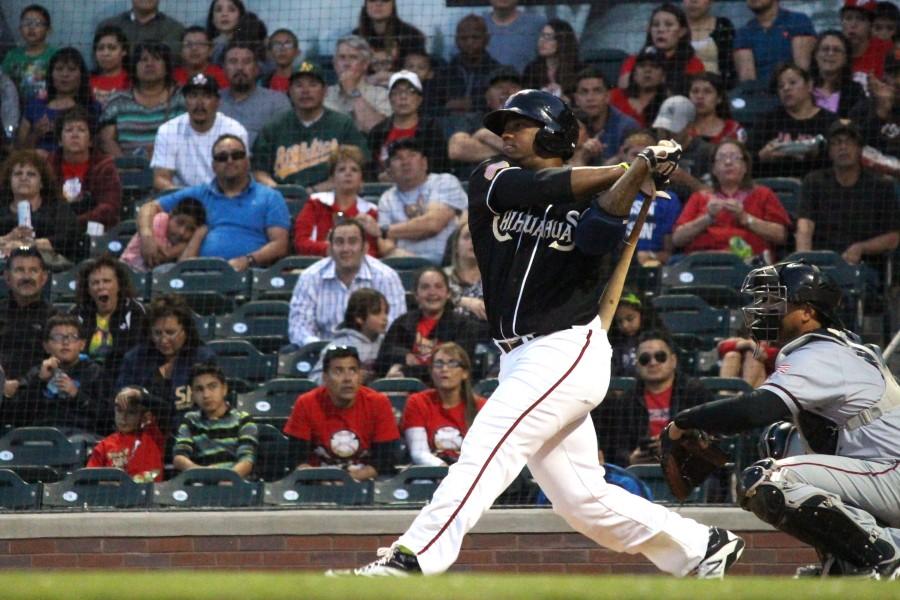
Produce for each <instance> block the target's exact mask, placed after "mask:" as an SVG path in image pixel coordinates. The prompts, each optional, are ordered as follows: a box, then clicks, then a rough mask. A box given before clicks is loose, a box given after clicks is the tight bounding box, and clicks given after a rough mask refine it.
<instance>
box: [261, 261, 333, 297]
mask: <svg viewBox="0 0 900 600" xmlns="http://www.w3.org/2000/svg"><path fill="white" fill-rule="evenodd" d="M322 258H323V257H322V256H286V257H284V258H282V259H281V260H279V261H278V262H276V263H275V264H274V265H272V266H270V267H268V268H267V269H254V270H253V290H252V294H251V295H252V298H253V299H254V300H290V299H291V295H292V294H293V292H294V286H295V285H297V278H298V277H300V273H302V272H303V269H305V268H307V267H308V266H310V265H311V264H313V263H315V262H317V261H320V260H322Z"/></svg>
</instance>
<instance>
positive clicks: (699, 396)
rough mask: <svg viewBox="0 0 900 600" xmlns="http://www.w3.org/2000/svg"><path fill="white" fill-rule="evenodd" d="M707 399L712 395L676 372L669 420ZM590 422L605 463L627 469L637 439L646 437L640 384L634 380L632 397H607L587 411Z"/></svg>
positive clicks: (642, 393)
mask: <svg viewBox="0 0 900 600" xmlns="http://www.w3.org/2000/svg"><path fill="white" fill-rule="evenodd" d="M710 400H713V395H712V393H711V392H710V391H709V390H707V389H706V388H705V387H703V384H702V383H700V381H699V380H698V379H695V378H693V377H689V376H687V375H684V374H683V373H679V372H676V373H675V382H674V383H673V384H672V403H671V404H670V405H669V417H670V418H671V417H673V416H675V415H676V414H678V413H679V412H680V411H682V410H685V409H688V408H691V407H693V406H697V405H698V404H703V403H705V402H709V401H710ZM591 419H593V421H594V427H595V428H596V429H597V441H598V443H599V445H600V449H601V450H602V451H603V455H604V457H605V460H606V462H608V463H613V464H615V465H619V466H621V467H627V466H628V457H629V455H630V454H631V453H632V451H633V450H634V449H635V448H637V447H638V443H639V442H640V440H641V439H643V438H646V437H647V430H648V428H649V426H650V414H649V413H648V412H647V405H646V404H645V403H644V384H643V382H642V381H641V380H640V379H638V384H637V387H636V388H635V390H634V395H628V394H626V395H624V396H623V395H616V394H611V395H609V396H607V397H606V399H605V400H604V401H603V403H602V404H600V406H598V407H597V408H595V409H594V410H593V411H591Z"/></svg>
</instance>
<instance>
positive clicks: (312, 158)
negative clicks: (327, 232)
mask: <svg viewBox="0 0 900 600" xmlns="http://www.w3.org/2000/svg"><path fill="white" fill-rule="evenodd" d="M325 90H326V88H325V76H324V74H323V73H322V69H321V68H319V66H318V65H316V64H315V63H312V62H309V61H303V62H302V63H300V65H299V66H298V67H297V69H296V70H295V71H294V72H293V73H292V74H291V84H290V88H288V97H289V98H290V100H291V106H292V110H289V111H286V112H283V113H281V114H279V115H277V116H276V117H275V118H273V119H272V120H271V121H269V122H268V123H267V124H266V125H265V127H263V128H262V131H260V133H259V137H258V138H257V139H256V142H255V143H254V144H253V163H252V164H253V171H254V172H255V175H256V178H257V179H258V180H259V181H260V182H261V183H264V184H266V185H270V186H275V185H283V184H290V185H302V186H304V187H306V188H307V189H308V190H309V191H310V193H311V192H313V191H316V192H318V191H327V190H330V189H333V187H334V186H333V185H332V184H331V182H330V180H329V163H330V161H331V156H332V154H333V153H334V152H335V151H336V150H337V148H338V146H343V145H348V146H357V147H359V149H360V150H362V152H363V154H364V155H365V157H366V159H367V160H368V158H369V157H368V154H369V149H368V146H367V145H366V139H365V138H364V137H363V135H362V134H361V133H360V132H359V130H358V129H357V128H356V125H354V124H353V120H352V119H351V118H350V117H348V116H347V115H342V114H341V113H339V112H336V111H333V110H331V109H329V108H325V106H324V105H323V103H324V100H325Z"/></svg>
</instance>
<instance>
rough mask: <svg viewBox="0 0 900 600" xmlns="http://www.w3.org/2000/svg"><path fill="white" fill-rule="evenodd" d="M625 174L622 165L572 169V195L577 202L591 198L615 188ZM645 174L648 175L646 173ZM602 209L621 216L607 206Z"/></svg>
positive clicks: (632, 197) (629, 206)
mask: <svg viewBox="0 0 900 600" xmlns="http://www.w3.org/2000/svg"><path fill="white" fill-rule="evenodd" d="M637 162H644V161H637ZM624 173H626V170H625V169H624V168H623V167H621V166H620V165H615V166H612V167H574V168H573V169H572V177H571V180H570V181H571V185H572V195H573V196H575V199H576V200H585V199H587V198H590V197H592V196H594V195H595V194H597V193H599V192H603V191H606V190H608V189H610V188H611V187H613V185H615V183H616V182H617V181H618V180H619V179H620V178H621V177H622V176H623V174H624ZM644 173H645V175H646V171H645V172H644ZM639 185H640V184H639ZM631 199H632V200H634V195H632V196H631ZM601 208H603V209H604V210H606V211H607V212H610V213H613V214H619V213H618V212H616V211H613V210H610V209H609V208H608V207H606V206H603V205H601ZM630 208H631V204H629V205H628V209H626V210H625V213H626V214H627V212H628V210H630Z"/></svg>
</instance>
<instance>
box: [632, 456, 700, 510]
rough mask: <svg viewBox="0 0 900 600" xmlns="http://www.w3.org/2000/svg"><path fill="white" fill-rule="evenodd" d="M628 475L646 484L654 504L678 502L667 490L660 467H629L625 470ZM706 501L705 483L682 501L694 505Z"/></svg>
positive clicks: (670, 491) (667, 486)
mask: <svg viewBox="0 0 900 600" xmlns="http://www.w3.org/2000/svg"><path fill="white" fill-rule="evenodd" d="M626 471H627V472H628V473H630V474H631V475H634V476H636V477H637V478H638V479H640V480H641V481H642V482H644V483H645V484H647V487H649V488H650V492H651V493H652V494H653V499H654V501H656V502H664V503H667V504H668V503H671V504H677V503H678V500H677V499H676V498H675V496H673V495H672V490H670V489H669V485H668V484H667V483H666V477H665V475H664V474H663V471H662V467H660V466H659V465H650V464H648V465H631V466H630V467H628V468H627V469H626ZM705 500H706V483H704V485H702V486H697V487H696V488H694V490H693V491H692V492H691V495H690V496H688V497H687V499H686V500H685V501H684V503H685V504H696V503H698V502H704V501H705Z"/></svg>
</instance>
